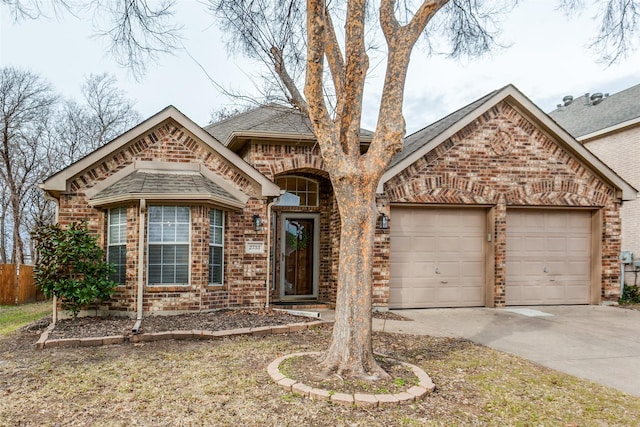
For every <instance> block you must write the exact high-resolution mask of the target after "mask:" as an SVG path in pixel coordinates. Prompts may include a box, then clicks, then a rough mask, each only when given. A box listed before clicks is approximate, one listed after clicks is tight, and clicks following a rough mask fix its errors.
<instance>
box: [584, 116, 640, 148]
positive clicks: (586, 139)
mask: <svg viewBox="0 0 640 427" xmlns="http://www.w3.org/2000/svg"><path fill="white" fill-rule="evenodd" d="M638 124H640V116H639V117H636V118H634V119H631V120H627V121H625V122H622V123H618V124H616V125H613V126H609V127H606V128H603V129H599V130H597V131H595V132H591V133H588V134H586V135H582V136H579V137H577V138H576V139H577V140H578V141H580V142H582V143H585V142H589V141H591V140H592V139H595V138H599V137H602V136H604V135H607V134H610V133H614V132H620V131H623V130H625V129H627V128H630V127H633V126H636V125H638Z"/></svg>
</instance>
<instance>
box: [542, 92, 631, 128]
mask: <svg viewBox="0 0 640 427" xmlns="http://www.w3.org/2000/svg"><path fill="white" fill-rule="evenodd" d="M549 116H550V117H551V118H552V119H553V120H555V121H556V123H558V124H559V125H560V126H562V127H563V128H564V129H565V130H566V131H567V132H569V133H570V134H571V135H572V136H573V137H574V138H579V137H581V136H584V135H588V134H590V133H593V132H596V131H599V130H602V129H606V128H609V127H611V126H615V125H617V124H620V123H623V122H626V121H629V120H633V119H635V118H638V117H640V84H638V85H636V86H633V87H630V88H628V89H625V90H623V91H621V92H618V93H616V94H613V95H611V96H608V97H604V98H603V99H602V101H601V102H599V103H595V104H594V103H593V102H592V101H591V99H590V96H589V94H585V95H582V96H579V97H577V98H575V99H574V100H573V102H571V103H570V104H569V105H566V106H565V105H563V106H561V107H558V108H557V109H555V110H554V111H552V112H550V113H549Z"/></svg>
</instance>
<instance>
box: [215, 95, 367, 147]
mask: <svg viewBox="0 0 640 427" xmlns="http://www.w3.org/2000/svg"><path fill="white" fill-rule="evenodd" d="M204 130H206V131H207V132H209V133H210V134H211V135H212V136H213V137H214V138H216V139H217V140H218V141H220V142H221V143H222V144H224V145H225V146H227V147H229V148H230V149H232V150H234V151H236V150H237V149H238V148H239V147H241V146H242V145H243V144H244V142H246V140H247V139H248V138H253V137H255V138H262V139H294V140H296V141H315V139H316V137H315V135H314V133H313V126H312V124H311V121H310V120H309V116H307V115H306V114H304V113H302V112H301V111H300V110H297V109H295V108H292V107H286V106H282V105H278V104H267V105H261V106H259V107H256V108H254V109H251V110H249V111H245V112H243V113H240V114H236V115H234V116H231V117H228V118H226V119H224V120H221V121H219V122H216V123H212V124H210V125H208V126H205V127H204ZM372 136H373V133H372V132H371V131H368V130H366V129H361V130H360V139H361V142H370V141H371V138H372Z"/></svg>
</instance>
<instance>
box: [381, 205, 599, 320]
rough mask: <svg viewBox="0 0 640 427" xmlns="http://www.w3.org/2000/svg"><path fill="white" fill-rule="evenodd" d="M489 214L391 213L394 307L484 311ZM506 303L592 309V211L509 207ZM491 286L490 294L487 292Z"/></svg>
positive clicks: (466, 211)
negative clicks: (560, 305) (574, 305)
mask: <svg viewBox="0 0 640 427" xmlns="http://www.w3.org/2000/svg"><path fill="white" fill-rule="evenodd" d="M486 214H487V211H486V210H485V209H473V208H421V207H406V208H405V207H394V208H392V213H391V215H392V227H391V235H390V238H391V253H390V261H391V281H390V295H389V307H390V308H426V307H469V306H484V305H485V304H486V298H485V295H486V292H491V295H488V296H489V299H493V295H492V293H493V290H492V289H489V287H487V285H486V284H487V282H493V280H490V279H488V278H487V277H486V276H487V275H486V269H487V266H489V265H491V263H492V262H493V259H487V250H488V248H489V243H487V240H488V233H489V231H488V230H487V225H486V223H487V219H486V218H487V215H486ZM506 240H507V242H506V243H507V244H506V271H507V274H506V284H505V288H506V304H507V305H542V304H588V303H589V302H590V289H591V261H592V253H591V247H592V243H591V212H590V211H584V210H549V209H509V210H508V212H507V239H506ZM486 289H489V290H487V291H486Z"/></svg>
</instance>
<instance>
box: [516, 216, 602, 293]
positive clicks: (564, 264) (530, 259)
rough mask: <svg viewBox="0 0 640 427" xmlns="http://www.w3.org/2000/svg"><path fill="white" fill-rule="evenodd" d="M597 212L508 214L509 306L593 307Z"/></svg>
mask: <svg viewBox="0 0 640 427" xmlns="http://www.w3.org/2000/svg"><path fill="white" fill-rule="evenodd" d="M590 287H591V213H590V212H589V211H556V210H547V211H541V210H520V209H513V210H509V211H508V212H507V280H506V304H507V305H539V304H588V303H589V301H590V299H589V290H590Z"/></svg>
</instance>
